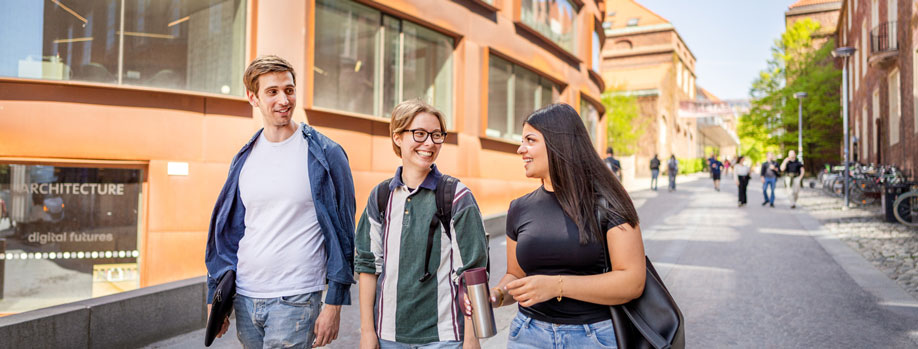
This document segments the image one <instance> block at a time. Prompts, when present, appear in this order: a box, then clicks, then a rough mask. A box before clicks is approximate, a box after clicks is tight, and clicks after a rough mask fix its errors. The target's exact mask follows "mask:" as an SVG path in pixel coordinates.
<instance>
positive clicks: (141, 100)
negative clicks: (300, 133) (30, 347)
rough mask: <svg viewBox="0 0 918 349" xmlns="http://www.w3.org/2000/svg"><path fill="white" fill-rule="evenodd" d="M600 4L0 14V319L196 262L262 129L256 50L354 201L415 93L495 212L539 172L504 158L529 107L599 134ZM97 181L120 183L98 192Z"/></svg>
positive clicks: (390, 160)
mask: <svg viewBox="0 0 918 349" xmlns="http://www.w3.org/2000/svg"><path fill="white" fill-rule="evenodd" d="M604 6H605V4H604V3H603V1H592V0H587V1H583V0H560V1H542V0H468V1H446V0H443V1H429V0H390V1H369V0H359V1H350V0H341V1H332V0H308V1H293V0H272V1H264V0H248V1H246V0H226V1H216V2H215V1H203V0H201V1H186V2H181V3H176V2H144V3H138V4H135V3H132V2H128V3H125V5H124V6H123V7H122V6H121V5H120V4H119V3H113V2H107V1H101V0H92V1H83V2H79V3H74V4H69V3H68V2H49V3H40V2H39V3H22V4H16V5H14V6H13V8H12V9H6V10H4V12H5V13H3V14H0V32H2V33H4V35H2V38H0V47H4V49H3V51H2V52H0V199H2V200H3V201H4V204H5V206H6V207H7V210H5V211H4V212H2V213H3V214H2V215H0V239H5V246H4V244H0V257H2V258H0V267H2V268H5V270H6V276H5V278H2V279H0V286H4V287H0V313H12V312H19V311H24V310H29V309H34V308H37V307H42V306H48V305H52V304H58V303H63V302H67V301H72V300H77V299H83V298H88V297H92V296H97V295H101V294H108V293H112V292H118V291H120V290H125V289H131V288H136V287H143V286H148V285H155V284H159V283H163V282H168V281H173V280H179V279H183V278H187V277H192V276H198V275H203V274H204V272H205V270H204V264H203V259H204V245H205V240H206V238H207V234H206V231H207V227H208V223H209V218H210V214H211V209H212V205H213V203H214V201H215V199H216V195H217V193H218V191H219V189H220V187H221V186H222V184H223V181H224V179H225V176H226V173H227V170H228V167H229V162H230V160H231V158H232V157H233V155H234V154H235V153H236V152H237V151H238V150H239V148H240V147H241V146H242V145H243V143H245V141H247V140H248V139H249V137H251V135H252V134H253V133H254V131H255V130H257V129H258V128H260V127H261V126H260V123H261V116H260V115H258V113H257V111H254V110H253V109H252V108H251V107H250V106H249V104H248V103H247V101H246V100H245V98H244V93H243V87H242V83H241V75H242V72H243V70H244V68H245V66H246V64H247V63H248V62H249V61H251V60H252V59H254V58H255V57H257V56H258V55H262V54H277V55H280V56H282V57H285V58H287V59H288V60H290V61H291V62H292V63H293V64H294V66H295V67H296V68H297V75H296V80H297V83H298V88H297V99H298V109H297V110H296V116H295V120H297V121H307V120H308V122H309V124H311V125H313V126H315V127H317V128H318V129H319V130H320V131H321V132H323V133H325V134H326V135H328V136H330V137H331V138H332V139H334V140H336V141H338V142H339V143H340V144H341V145H342V146H343V147H344V148H345V150H346V151H347V153H348V155H349V158H350V165H351V169H352V171H353V175H354V179H355V184H356V193H357V202H358V210H362V208H363V207H362V206H363V203H364V202H366V199H367V196H368V193H369V191H370V189H371V188H372V186H374V185H375V184H376V183H378V182H379V181H381V180H382V179H384V178H387V177H388V176H391V175H392V173H394V170H395V168H396V167H397V165H398V164H399V160H398V158H397V157H396V156H395V155H394V154H393V153H392V150H391V146H390V140H389V137H388V134H387V133H388V131H387V130H388V119H387V112H388V111H389V110H391V108H392V106H394V104H395V103H397V102H398V101H400V100H404V99H408V98H415V97H420V98H425V99H427V100H428V101H430V102H431V103H433V104H434V105H435V106H436V107H438V108H439V109H441V110H443V111H444V113H445V114H446V115H447V118H448V125H449V127H448V128H449V133H450V136H449V138H448V141H447V144H445V145H444V147H443V150H442V152H441V153H440V158H439V161H438V162H437V164H438V166H439V167H440V169H441V170H442V171H444V172H445V173H449V174H452V175H455V176H457V177H459V178H460V179H461V180H462V181H463V182H464V183H466V184H467V185H468V186H469V187H470V188H471V189H472V191H473V192H474V194H475V196H476V198H477V200H478V202H479V204H480V205H481V208H482V211H483V213H484V214H485V215H486V216H487V215H496V214H501V213H503V212H505V211H506V208H507V206H508V204H509V202H510V200H512V199H513V198H515V197H518V196H520V195H522V194H524V193H526V192H528V191H531V190H533V189H534V188H536V187H537V186H538V182H536V181H533V180H528V179H526V178H525V177H524V175H523V169H522V162H521V160H520V159H519V157H518V156H517V155H516V153H515V151H516V148H517V147H518V144H519V133H520V128H521V125H520V124H521V121H522V120H523V118H524V117H525V116H526V115H527V114H528V113H530V112H531V111H533V110H535V109H537V108H539V107H541V106H543V105H546V104H549V103H552V102H564V103H569V104H571V105H573V106H575V108H577V109H578V110H580V111H581V114H583V115H584V122H586V123H587V125H588V126H589V127H588V128H589V129H590V130H591V132H592V133H593V136H594V140H595V146H596V148H597V149H603V148H604V147H605V140H604V137H601V136H599V135H602V134H604V131H603V130H604V120H602V118H601V115H602V114H603V107H602V105H601V104H600V103H599V100H600V94H601V91H603V89H604V83H603V80H602V78H601V77H600V72H599V69H598V63H599V59H598V58H597V57H599V56H600V55H599V52H600V51H599V50H600V45H601V44H602V43H603V41H602V40H601V38H602V37H603V33H602V31H601V29H600V23H602V20H603V13H604V11H603V8H604ZM110 184H112V185H121V186H122V187H123V188H125V189H124V190H122V191H121V192H120V194H112V193H119V192H118V191H113V192H106V193H101V192H99V191H98V190H97V189H99V188H109V185H110ZM74 188H76V189H74ZM84 189H85V190H84ZM94 190H95V191H94ZM69 233H75V235H70V234H69ZM84 233H85V235H81V234H84ZM62 234H63V235H62ZM81 236H86V238H85V239H84V238H81ZM90 239H91V240H92V241H89V240H90ZM4 265H5V267H4ZM3 280H6V282H5V285H3V284H4V283H3V282H2V281H3ZM11 280H12V281H11ZM33 286H34V287H33ZM30 287H32V288H30ZM4 289H5V291H3V290H4ZM30 290H31V291H30ZM4 295H5V296H4Z"/></svg>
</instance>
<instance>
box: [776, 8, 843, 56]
mask: <svg viewBox="0 0 918 349" xmlns="http://www.w3.org/2000/svg"><path fill="white" fill-rule="evenodd" d="M841 6H842V2H841V1H839V0H797V1H796V2H794V3H793V4H791V5H790V6H788V8H787V11H786V12H784V27H785V28H789V27H790V26H792V25H793V24H794V23H796V22H797V21H800V20H802V19H805V18H809V19H812V20H813V21H815V22H816V23H819V24H820V28H819V30H818V31H817V32H816V33H814V34H813V46H814V47H816V48H819V47H822V46H823V45H824V44H825V43H826V42H827V41H829V39H830V38H832V37H834V36H835V28H836V27H837V26H838V13H839V9H841Z"/></svg>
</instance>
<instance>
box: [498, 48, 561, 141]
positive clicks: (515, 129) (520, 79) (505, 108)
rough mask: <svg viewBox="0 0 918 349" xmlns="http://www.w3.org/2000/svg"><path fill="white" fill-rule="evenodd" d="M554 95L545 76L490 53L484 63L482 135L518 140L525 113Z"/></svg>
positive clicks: (549, 100)
mask: <svg viewBox="0 0 918 349" xmlns="http://www.w3.org/2000/svg"><path fill="white" fill-rule="evenodd" d="M557 97H558V89H557V87H555V85H554V84H553V83H552V82H551V81H549V80H548V79H545V78H543V77H541V76H540V75H538V74H536V73H534V72H532V71H531V70H528V69H526V68H523V67H520V66H518V65H515V64H513V63H510V62H507V61H506V60H504V59H501V58H499V57H496V56H493V55H492V56H491V57H490V58H489V64H488V128H487V130H486V135H487V136H489V137H500V138H507V139H511V140H514V141H517V140H519V139H520V137H521V135H522V133H523V122H524V121H525V120H526V117H528V116H529V114H531V113H532V112H533V111H535V110H536V109H539V108H541V107H544V106H546V105H549V104H551V103H553V101H555V100H557Z"/></svg>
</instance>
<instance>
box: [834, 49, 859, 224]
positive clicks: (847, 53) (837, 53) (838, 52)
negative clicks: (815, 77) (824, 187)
mask: <svg viewBox="0 0 918 349" xmlns="http://www.w3.org/2000/svg"><path fill="white" fill-rule="evenodd" d="M856 50H857V49H855V48H854V47H839V48H837V49H835V50H832V57H843V58H844V63H843V64H842V118H843V122H842V127H844V128H845V206H844V208H845V209H847V208H848V187H849V186H850V185H851V174H850V173H849V172H850V171H849V167H850V166H851V163H850V162H851V161H850V160H849V159H850V153H851V152H850V151H849V149H848V148H850V147H851V143H850V142H849V139H848V57H851V56H852V55H854V51H856Z"/></svg>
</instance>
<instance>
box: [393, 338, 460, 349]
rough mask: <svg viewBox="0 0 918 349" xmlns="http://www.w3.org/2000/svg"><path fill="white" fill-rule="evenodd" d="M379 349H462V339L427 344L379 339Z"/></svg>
mask: <svg viewBox="0 0 918 349" xmlns="http://www.w3.org/2000/svg"><path fill="white" fill-rule="evenodd" d="M379 349H462V341H442V342H433V343H427V344H405V343H399V342H393V341H387V340H385V339H380V340H379Z"/></svg>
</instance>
